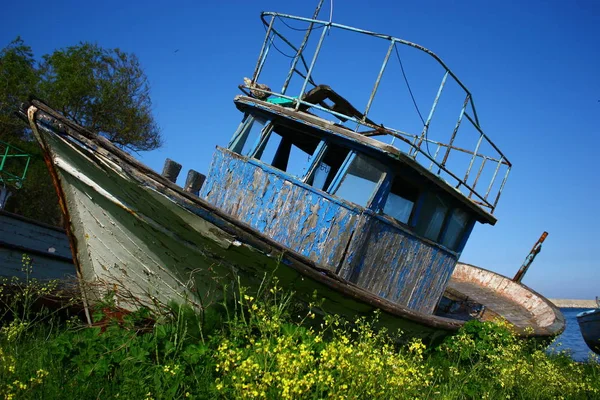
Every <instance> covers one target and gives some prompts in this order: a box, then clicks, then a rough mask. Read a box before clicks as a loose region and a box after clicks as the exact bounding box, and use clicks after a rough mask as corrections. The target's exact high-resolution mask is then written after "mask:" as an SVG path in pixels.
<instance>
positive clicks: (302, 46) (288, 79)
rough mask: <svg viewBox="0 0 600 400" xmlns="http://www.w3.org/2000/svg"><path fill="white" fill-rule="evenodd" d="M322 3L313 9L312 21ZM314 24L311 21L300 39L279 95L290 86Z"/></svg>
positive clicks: (317, 14)
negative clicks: (300, 41)
mask: <svg viewBox="0 0 600 400" xmlns="http://www.w3.org/2000/svg"><path fill="white" fill-rule="evenodd" d="M324 1H325V0H321V1H320V2H319V4H317V8H316V9H315V12H314V14H313V17H312V19H317V17H318V16H319V12H320V11H321V6H322V5H323V2H324ZM314 24H315V23H314V22H312V21H311V22H310V25H309V26H308V29H307V30H306V34H305V35H304V39H302V43H301V44H300V47H298V51H297V52H296V56H295V57H294V60H292V65H291V66H290V72H288V76H287V77H286V78H285V81H284V82H283V87H282V88H281V94H285V91H286V90H287V87H288V85H289V84H290V81H291V80H292V76H293V75H294V70H295V69H296V65H297V64H298V60H299V59H300V57H301V55H302V52H303V51H304V48H305V47H306V44H307V43H308V39H309V38H310V34H311V32H312V29H313V26H314ZM324 29H325V28H324Z"/></svg>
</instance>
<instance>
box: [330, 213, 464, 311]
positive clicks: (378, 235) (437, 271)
mask: <svg viewBox="0 0 600 400" xmlns="http://www.w3.org/2000/svg"><path fill="white" fill-rule="evenodd" d="M348 251H349V254H348V256H347V257H346V260H345V262H344V265H343V267H342V269H341V271H340V275H341V276H342V277H344V278H346V279H349V280H351V281H352V282H355V283H356V284H358V285H359V286H361V287H363V288H365V289H367V290H369V291H371V292H373V293H375V294H378V295H379V296H381V297H384V298H387V299H389V300H392V301H394V302H397V303H399V304H402V305H404V306H407V307H409V308H411V309H413V310H417V311H420V312H424V313H432V312H433V310H434V309H435V307H436V305H437V303H438V302H439V300H440V298H441V296H442V294H443V292H444V289H445V288H446V285H447V284H448V281H449V280H450V276H451V275H452V272H453V271H454V267H455V266H456V261H457V258H458V256H457V255H456V254H455V253H452V252H450V251H448V250H446V249H444V248H443V247H441V246H438V245H436V244H434V243H431V242H428V241H424V240H423V239H421V238H418V237H416V236H414V235H413V234H412V233H410V232H409V231H407V230H404V229H403V228H401V227H400V226H398V225H396V224H394V223H391V222H390V221H388V220H387V219H385V218H383V217H381V216H378V215H375V214H373V213H368V212H365V213H363V215H361V217H360V221H359V224H358V227H357V234H355V235H354V238H353V240H352V243H350V246H349V250H348Z"/></svg>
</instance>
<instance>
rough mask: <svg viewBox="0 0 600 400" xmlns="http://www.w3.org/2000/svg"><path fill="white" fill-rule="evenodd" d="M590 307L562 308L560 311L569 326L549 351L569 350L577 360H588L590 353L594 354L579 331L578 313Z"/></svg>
mask: <svg viewBox="0 0 600 400" xmlns="http://www.w3.org/2000/svg"><path fill="white" fill-rule="evenodd" d="M587 310H589V309H588V308H561V309H560V311H561V312H562V313H563V315H564V316H565V321H566V322H567V326H566V327H565V331H564V332H563V333H562V334H561V335H560V336H559V337H557V338H556V340H555V341H554V342H553V343H552V345H550V347H549V349H548V350H549V351H554V350H559V351H563V350H566V351H569V352H570V353H571V357H573V359H574V360H575V361H586V360H587V359H588V357H589V355H590V354H594V353H593V352H592V351H591V350H590V349H589V347H587V345H586V344H585V342H584V341H583V337H582V336H581V332H580V331H579V324H577V314H579V313H580V312H582V311H587Z"/></svg>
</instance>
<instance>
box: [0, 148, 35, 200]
mask: <svg viewBox="0 0 600 400" xmlns="http://www.w3.org/2000/svg"><path fill="white" fill-rule="evenodd" d="M30 161H31V156H30V155H29V154H27V153H25V152H24V151H23V150H21V149H19V148H17V147H15V146H12V145H10V144H8V143H5V142H3V141H1V140H0V186H15V187H17V188H20V187H22V186H23V181H24V180H25V176H26V175H27V170H28V169H29V162H30Z"/></svg>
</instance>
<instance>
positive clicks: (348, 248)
mask: <svg viewBox="0 0 600 400" xmlns="http://www.w3.org/2000/svg"><path fill="white" fill-rule="evenodd" d="M200 196H201V197H203V198H205V199H206V200H207V201H209V202H210V203H212V204H214V205H215V206H216V207H218V208H220V209H221V210H223V211H224V212H226V213H228V214H230V215H232V216H233V217H235V218H237V219H239V220H240V221H242V222H244V223H246V224H248V225H250V226H252V227H253V228H254V229H256V230H257V231H259V232H261V233H263V234H266V235H267V236H269V237H271V238H272V239H274V240H276V241H277V242H279V243H281V244H282V245H284V246H286V247H288V248H290V249H292V250H294V251H296V252H298V253H300V254H302V255H304V256H306V257H307V258H309V259H311V260H312V261H314V262H316V263H318V264H320V265H321V266H323V267H325V268H328V269H330V270H331V271H339V274H340V275H341V276H342V277H344V278H346V279H349V280H351V281H353V282H355V283H356V284H358V285H359V286H361V287H363V288H365V289H367V290H369V291H371V292H373V293H375V294H377V295H380V296H381V297H384V298H387V299H389V300H392V301H395V302H397V303H399V304H402V305H405V306H407V307H409V308H412V309H414V310H418V311H422V312H426V313H431V312H433V309H434V308H435V306H436V305H437V303H438V301H439V299H440V297H441V295H442V294H443V291H444V289H445V287H446V284H447V283H448V281H449V279H450V275H451V274H452V271H453V270H454V267H455V265H456V261H457V255H456V253H452V252H449V251H447V250H445V249H444V248H443V247H441V246H438V245H436V244H434V243H431V242H428V241H424V240H423V239H421V238H418V237H416V236H415V235H414V234H412V233H410V232H409V231H408V230H406V229H403V228H401V227H399V226H398V225H397V224H395V223H393V222H390V220H388V219H386V218H384V217H381V216H379V215H376V214H374V213H373V212H372V211H369V210H365V209H362V208H360V207H356V206H352V205H350V204H348V203H346V202H344V201H341V200H339V199H336V198H335V197H333V196H330V195H328V194H326V193H324V192H321V191H319V190H316V189H314V188H313V187H311V186H308V185H306V184H304V183H302V182H300V181H298V180H296V179H294V178H292V177H290V176H288V175H286V174H285V173H284V172H281V171H279V170H276V169H274V168H272V167H270V166H267V165H264V164H262V163H261V162H259V161H256V160H253V159H248V158H246V157H243V156H240V155H238V154H235V153H232V152H231V151H229V150H226V149H221V148H218V149H217V150H216V152H215V155H214V158H213V161H212V164H211V167H210V171H209V173H208V176H207V179H206V182H205V184H204V186H203V187H202V192H201V193H200Z"/></svg>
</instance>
